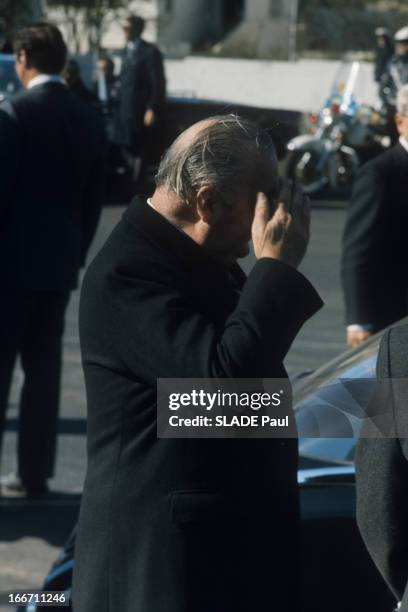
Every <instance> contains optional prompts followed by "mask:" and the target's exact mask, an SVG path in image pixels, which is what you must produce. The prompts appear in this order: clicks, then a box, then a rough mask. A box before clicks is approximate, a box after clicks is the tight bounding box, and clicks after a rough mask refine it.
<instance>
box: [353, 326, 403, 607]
mask: <svg viewBox="0 0 408 612" xmlns="http://www.w3.org/2000/svg"><path fill="white" fill-rule="evenodd" d="M407 355H408V325H401V326H396V327H394V328H391V330H389V331H388V332H387V333H386V334H385V336H384V337H383V339H382V342H381V347H380V354H379V359H378V365H377V373H378V378H379V380H380V381H381V387H380V388H379V391H378V393H381V395H382V400H383V401H384V402H387V408H388V414H389V416H390V425H391V434H392V437H391V438H390V439H361V440H359V443H358V446H357V454H356V471H357V519H358V525H359V528H360V531H361V534H362V536H363V539H364V541H365V543H366V545H367V548H368V550H369V552H370V554H371V556H372V558H373V560H374V562H375V563H376V565H377V567H378V569H379V570H380V572H381V573H382V575H383V576H384V578H385V580H386V581H387V583H388V586H389V587H390V589H391V590H392V592H393V593H394V595H395V597H396V598H397V599H398V600H402V599H403V600H404V603H403V606H402V609H401V612H407V610H408V593H406V585H407V580H408V520H407V517H408V410H407V405H408V359H407ZM391 378H393V379H398V380H397V381H394V382H393V383H392V387H391V386H389V385H386V382H385V381H387V380H388V379H391ZM364 431H366V430H364ZM367 588H369V587H368V586H367ZM404 593H405V596H404Z"/></svg>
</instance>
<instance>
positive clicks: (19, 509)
mask: <svg viewBox="0 0 408 612" xmlns="http://www.w3.org/2000/svg"><path fill="white" fill-rule="evenodd" d="M80 499H81V496H80V494H78V493H75V494H67V493H58V492H56V493H54V494H52V496H51V497H50V498H47V499H45V500H38V501H36V500H23V499H12V498H3V499H0V517H1V520H0V541H2V542H14V541H17V540H20V539H21V538H25V537H34V538H40V539H42V540H44V541H46V542H48V543H49V544H51V545H53V546H57V547H61V546H63V545H64V544H65V541H66V539H67V537H68V535H69V533H70V531H72V528H73V526H74V524H75V523H76V521H77V518H78V512H79V503H80Z"/></svg>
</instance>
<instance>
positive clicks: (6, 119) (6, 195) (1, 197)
mask: <svg viewBox="0 0 408 612" xmlns="http://www.w3.org/2000/svg"><path fill="white" fill-rule="evenodd" d="M2 106H3V105H2ZM0 140H1V146H0V226H1V225H2V219H4V216H5V215H6V214H7V210H8V208H9V207H10V206H11V205H12V198H13V191H14V189H15V186H16V181H17V172H18V164H19V151H20V135H19V128H18V124H17V120H16V119H15V118H14V117H13V115H12V114H11V112H8V111H7V110H5V108H4V107H3V108H1V107H0Z"/></svg>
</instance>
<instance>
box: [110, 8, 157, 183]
mask: <svg viewBox="0 0 408 612" xmlns="http://www.w3.org/2000/svg"><path fill="white" fill-rule="evenodd" d="M144 26H145V23H144V20H143V19H142V18H141V17H137V16H135V15H129V16H128V17H127V19H125V20H124V21H123V22H122V28H123V33H124V36H125V40H126V45H125V48H124V50H123V54H122V70H121V74H120V90H119V100H118V104H117V106H116V109H115V134H114V140H115V143H116V144H118V145H120V146H121V147H122V152H123V155H124V157H125V160H126V162H127V164H128V166H129V170H130V174H131V176H132V178H133V180H134V181H137V179H138V177H139V174H140V169H141V164H142V160H143V152H144V149H145V145H146V140H147V139H148V138H150V137H153V135H152V134H153V130H157V129H159V128H160V120H161V113H162V109H163V105H164V100H165V93H166V91H165V90H166V82H165V76H164V67H163V57H162V54H161V53H160V51H159V49H158V48H157V47H156V46H155V45H153V44H151V43H148V42H146V41H145V40H143V39H142V38H141V35H142V33H143V30H144Z"/></svg>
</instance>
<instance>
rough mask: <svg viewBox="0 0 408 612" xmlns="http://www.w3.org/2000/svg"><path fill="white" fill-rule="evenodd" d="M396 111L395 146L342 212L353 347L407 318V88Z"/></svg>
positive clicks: (371, 167) (367, 167)
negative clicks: (396, 131)
mask: <svg viewBox="0 0 408 612" xmlns="http://www.w3.org/2000/svg"><path fill="white" fill-rule="evenodd" d="M397 111H398V112H397V114H396V116H395V121H396V124H397V129H398V132H399V134H400V137H399V142H397V144H396V145H395V146H394V147H392V148H391V149H389V150H388V151H387V152H386V153H383V154H382V155H379V156H378V157H375V158H374V159H373V160H372V161H370V162H368V163H367V164H364V166H362V168H361V170H360V171H359V173H358V175H357V177H356V181H355V184H354V188H353V194H352V197H351V201H350V204H349V208H348V212H347V219H346V225H345V229H344V236H343V253H342V270H341V272H342V282H343V291H344V298H345V303H346V323H347V342H348V344H349V346H352V347H355V346H358V345H359V344H360V343H361V342H363V340H366V339H367V338H368V337H369V336H370V335H371V334H373V333H375V332H377V331H379V330H381V329H384V328H385V327H387V326H388V325H391V323H394V322H395V321H398V319H401V318H402V317H404V316H406V315H407V314H408V279H407V269H408V250H407V247H406V241H407V239H406V228H407V227H408V206H407V204H408V85H406V86H405V87H403V88H402V89H400V91H399V92H398V96H397Z"/></svg>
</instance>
